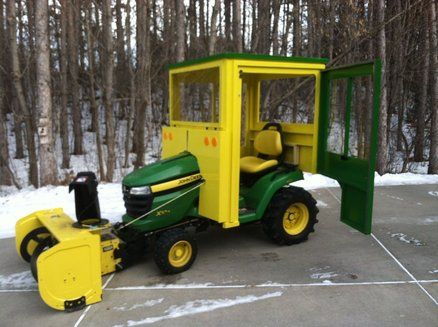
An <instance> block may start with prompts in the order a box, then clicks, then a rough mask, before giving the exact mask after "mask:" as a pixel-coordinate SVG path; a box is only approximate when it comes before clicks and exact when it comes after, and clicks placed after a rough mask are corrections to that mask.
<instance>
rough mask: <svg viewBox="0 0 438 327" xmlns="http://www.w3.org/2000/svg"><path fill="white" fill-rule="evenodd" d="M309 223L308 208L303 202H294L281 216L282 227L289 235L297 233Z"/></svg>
mask: <svg viewBox="0 0 438 327" xmlns="http://www.w3.org/2000/svg"><path fill="white" fill-rule="evenodd" d="M308 223H309V209H308V208H307V206H306V205H305V204H304V203H301V202H298V203H294V204H292V205H290V206H289V208H287V210H286V212H285V213H284V216H283V228H284V230H285V232H286V233H288V234H289V235H298V234H299V233H301V232H302V231H303V230H304V229H305V228H306V226H307V224H308Z"/></svg>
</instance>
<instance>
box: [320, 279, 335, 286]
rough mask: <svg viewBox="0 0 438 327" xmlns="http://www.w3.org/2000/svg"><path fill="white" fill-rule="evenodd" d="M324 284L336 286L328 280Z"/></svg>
mask: <svg viewBox="0 0 438 327" xmlns="http://www.w3.org/2000/svg"><path fill="white" fill-rule="evenodd" d="M322 283H323V284H326V285H333V284H334V283H333V282H332V281H331V280H328V279H325V280H323V281H322Z"/></svg>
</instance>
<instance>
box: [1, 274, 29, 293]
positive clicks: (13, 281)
mask: <svg viewBox="0 0 438 327" xmlns="http://www.w3.org/2000/svg"><path fill="white" fill-rule="evenodd" d="M36 287H37V283H36V282H35V279H34V278H33V276H32V273H31V272H30V271H22V272H19V273H15V274H10V275H0V289H7V288H13V289H17V288H24V289H34V288H36Z"/></svg>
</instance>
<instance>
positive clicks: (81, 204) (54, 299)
mask: <svg viewBox="0 0 438 327" xmlns="http://www.w3.org/2000/svg"><path fill="white" fill-rule="evenodd" d="M96 187H97V181H96V176H95V175H94V174H93V173H79V174H78V176H77V177H76V178H75V180H74V181H73V182H72V183H71V184H70V191H71V190H73V189H74V191H75V200H76V217H77V221H76V222H75V221H74V220H73V219H71V218H70V217H69V216H67V215H66V214H65V213H64V212H63V210H62V209H60V208H56V209H51V210H41V211H37V212H34V213H32V214H30V215H28V216H26V217H24V218H22V219H20V220H19V221H18V222H17V224H16V227H15V229H16V249H17V252H18V254H19V255H20V256H21V257H22V258H23V259H24V260H26V261H28V262H30V266H31V271H32V274H33V276H34V277H35V279H36V280H37V282H38V289H39V293H40V296H41V298H42V299H43V301H44V302H45V303H46V304H47V305H48V306H50V307H52V308H54V309H58V310H67V311H74V310H77V309H81V308H82V307H84V306H85V305H88V304H92V303H96V302H99V301H101V299H102V278H101V276H102V275H105V274H109V273H111V272H113V271H115V270H117V269H120V268H122V263H121V261H122V259H121V255H120V253H119V252H120V251H119V243H120V240H119V238H118V237H117V236H115V235H114V234H113V233H112V225H111V224H109V222H108V221H107V220H105V219H101V218H100V210H99V201H98V198H97V189H96Z"/></svg>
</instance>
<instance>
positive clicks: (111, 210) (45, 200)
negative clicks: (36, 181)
mask: <svg viewBox="0 0 438 327" xmlns="http://www.w3.org/2000/svg"><path fill="white" fill-rule="evenodd" d="M98 192H99V200H100V210H101V213H102V218H106V219H109V220H110V221H111V222H117V221H120V220H121V217H122V215H123V214H124V213H125V207H124V204H123V195H122V187H121V185H120V184H117V183H102V184H99V186H98ZM54 207H60V208H63V209H64V212H65V213H66V214H67V215H69V216H70V217H72V218H73V219H74V218H75V217H76V215H75V201H74V194H73V193H68V186H45V187H41V188H39V189H34V188H33V187H27V188H25V189H22V190H20V191H18V192H15V193H12V194H8V195H6V196H0V238H6V237H13V236H14V235H15V223H16V221H17V220H18V219H20V218H22V217H24V216H27V215H29V214H31V213H32V212H35V211H37V210H42V209H49V208H54Z"/></svg>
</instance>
